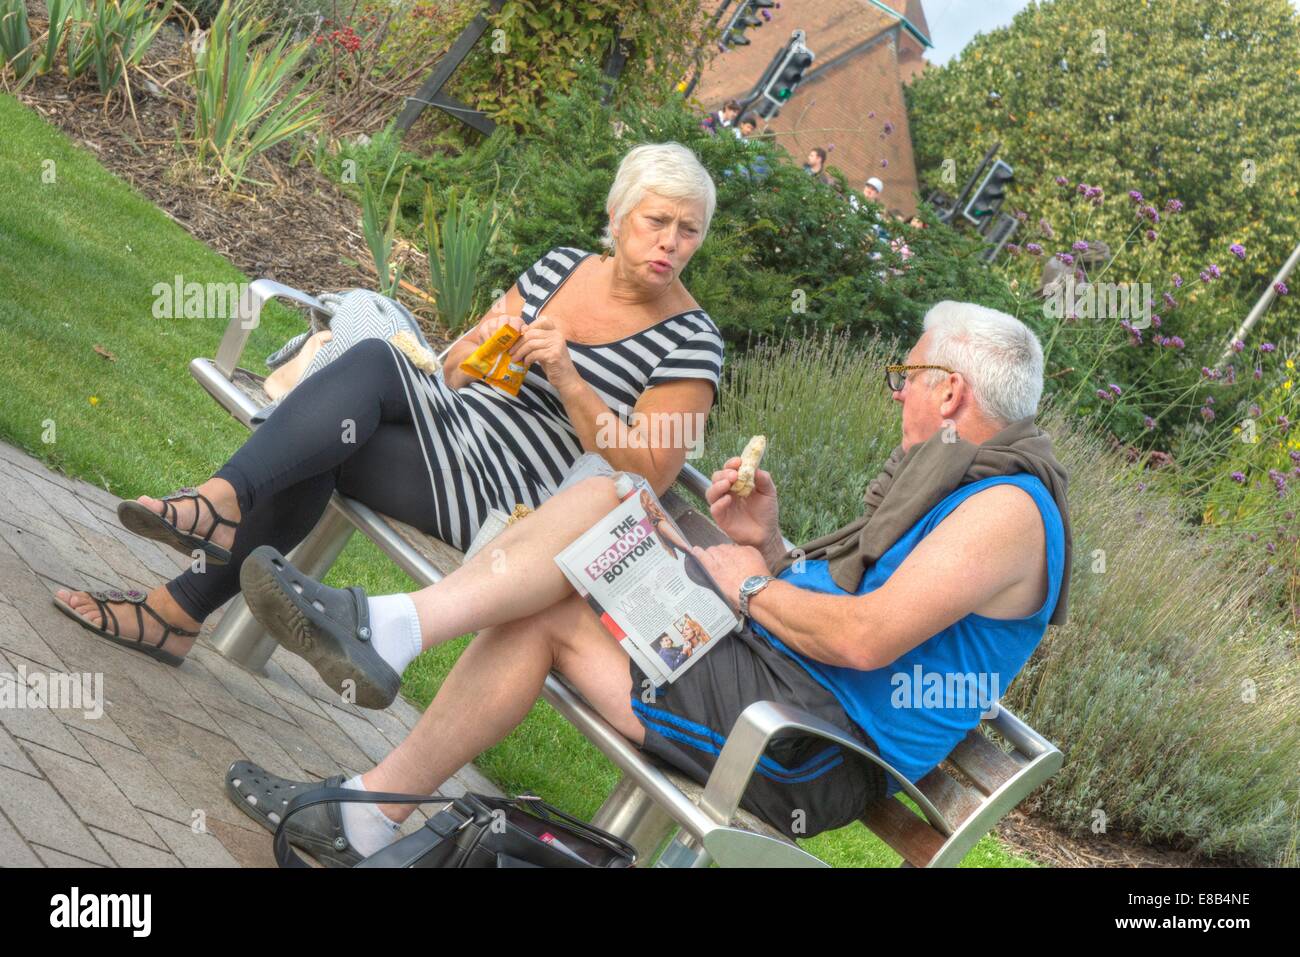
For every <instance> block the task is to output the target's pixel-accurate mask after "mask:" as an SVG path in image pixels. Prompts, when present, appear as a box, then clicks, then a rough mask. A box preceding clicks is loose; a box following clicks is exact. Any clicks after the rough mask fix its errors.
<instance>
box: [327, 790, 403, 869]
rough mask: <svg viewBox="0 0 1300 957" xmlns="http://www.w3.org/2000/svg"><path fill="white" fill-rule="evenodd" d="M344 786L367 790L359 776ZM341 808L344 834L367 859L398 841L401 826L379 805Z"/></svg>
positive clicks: (358, 805)
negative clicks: (398, 830) (380, 808)
mask: <svg viewBox="0 0 1300 957" xmlns="http://www.w3.org/2000/svg"><path fill="white" fill-rule="evenodd" d="M343 786H344V787H345V788H352V790H354V791H364V790H366V786H365V785H364V784H362V783H361V775H359V774H358V775H357V776H356V777H354V778H348V780H346V781H344V782H343ZM340 807H341V810H342V812H343V832H344V833H345V834H346V835H347V837H348V841H349V842H350V843H351V844H352V846H353V847H355V848H356V849H357V851H358V852H360V853H361V854H364V855H365V856H366V857H369V856H370V855H371V854H374V853H375V852H376V851H382V850H383V849H384V848H386V847H387V846H388V845H389V844H392V843H393V841H395V840H396V839H397V829H398V828H399V827H401V825H400V824H398V823H397V822H396V821H394V820H393V819H392V818H390V817H389V816H388V815H387V814H385V813H384V812H383V811H381V810H379V805H378V804H343V805H340Z"/></svg>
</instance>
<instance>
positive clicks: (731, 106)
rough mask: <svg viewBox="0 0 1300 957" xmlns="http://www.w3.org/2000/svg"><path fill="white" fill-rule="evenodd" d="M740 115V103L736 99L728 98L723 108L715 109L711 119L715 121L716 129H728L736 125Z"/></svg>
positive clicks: (710, 116) (710, 115)
mask: <svg viewBox="0 0 1300 957" xmlns="http://www.w3.org/2000/svg"><path fill="white" fill-rule="evenodd" d="M738 116H740V103H738V102H737V101H736V100H728V101H727V102H726V103H724V104H722V109H720V110H714V111H713V112H712V113H711V114H709V119H711V120H712V121H713V127H714V129H715V130H726V129H730V128H731V127H732V126H733V125H735V122H736V117H738Z"/></svg>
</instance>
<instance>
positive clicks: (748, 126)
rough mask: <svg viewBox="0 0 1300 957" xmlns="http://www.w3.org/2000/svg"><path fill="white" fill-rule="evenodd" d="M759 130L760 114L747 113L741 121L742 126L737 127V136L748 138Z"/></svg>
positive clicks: (738, 137)
mask: <svg viewBox="0 0 1300 957" xmlns="http://www.w3.org/2000/svg"><path fill="white" fill-rule="evenodd" d="M757 132H758V114H757V113H746V114H745V118H744V119H743V120H741V121H740V126H739V127H738V128H737V129H736V138H737V139H741V140H748V139H749V138H750V137H751V136H753V135H754V134H755V133H757Z"/></svg>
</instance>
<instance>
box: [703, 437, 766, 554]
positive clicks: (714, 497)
mask: <svg viewBox="0 0 1300 957" xmlns="http://www.w3.org/2000/svg"><path fill="white" fill-rule="evenodd" d="M739 468H740V456H739V455H737V456H735V457H733V458H730V459H728V460H727V461H726V463H725V464H724V465H723V466H722V468H720V469H718V471H716V472H714V473H713V475H712V476H711V478H712V480H713V484H712V485H710V486H709V488H708V490H707V491H705V493H704V497H705V499H706V500H707V501H708V503H709V511H710V512H711V513H712V514H713V520H714V521H715V522H717V523H718V528H720V529H722V530H723V531H724V532H726V533H727V536H728V537H729V538H730V539H731V540H732V541H733V542H735V543H736V544H738V545H750V546H752V547H754V548H757V549H760V550H763V549H765V548H766V547H767V546H768V545H770V544H771V543H772V542H773V541H776V542H780V539H781V531H780V526H779V524H778V522H779V517H778V513H779V507H778V505H777V500H776V485H774V484H773V482H772V476H771V474H770V473H768V472H764V471H763V470H762V469H756V470H755V472H754V491H752V492H750V493H749V495H748V496H746V497H745V498H740V497H739V496H736V495H732V494H731V486H732V485H733V484H734V483H735V481H736V479H737V478H739V477H740V472H739V471H738V470H739Z"/></svg>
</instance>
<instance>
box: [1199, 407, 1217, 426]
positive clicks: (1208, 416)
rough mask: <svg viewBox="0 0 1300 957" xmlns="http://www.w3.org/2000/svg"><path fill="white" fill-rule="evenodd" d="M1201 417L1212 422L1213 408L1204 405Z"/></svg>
mask: <svg viewBox="0 0 1300 957" xmlns="http://www.w3.org/2000/svg"><path fill="white" fill-rule="evenodd" d="M1201 418H1203V419H1204V420H1205V421H1206V422H1213V421H1214V410H1213V409H1211V408H1210V407H1209V406H1205V407H1204V408H1202V409H1201Z"/></svg>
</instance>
